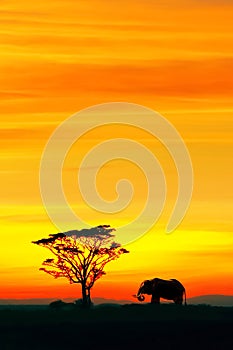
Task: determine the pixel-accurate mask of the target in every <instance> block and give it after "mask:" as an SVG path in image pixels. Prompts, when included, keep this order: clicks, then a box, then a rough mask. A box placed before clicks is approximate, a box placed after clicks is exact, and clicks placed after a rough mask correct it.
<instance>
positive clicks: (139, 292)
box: [134, 286, 145, 301]
mask: <svg viewBox="0 0 233 350" xmlns="http://www.w3.org/2000/svg"><path fill="white" fill-rule="evenodd" d="M134 297H135V298H137V299H138V301H144V300H145V297H144V295H142V293H141V286H140V288H139V290H138V292H137V294H135V295H134Z"/></svg>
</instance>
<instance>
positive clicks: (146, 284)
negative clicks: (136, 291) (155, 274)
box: [143, 280, 152, 287]
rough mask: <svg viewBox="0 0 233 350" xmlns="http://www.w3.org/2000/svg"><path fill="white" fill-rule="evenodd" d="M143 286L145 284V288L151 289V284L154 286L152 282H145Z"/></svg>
mask: <svg viewBox="0 0 233 350" xmlns="http://www.w3.org/2000/svg"><path fill="white" fill-rule="evenodd" d="M143 284H144V286H145V287H150V286H151V284H152V281H150V280H145V281H144V282H143Z"/></svg>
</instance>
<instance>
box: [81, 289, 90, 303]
mask: <svg viewBox="0 0 233 350" xmlns="http://www.w3.org/2000/svg"><path fill="white" fill-rule="evenodd" d="M82 300H83V307H89V302H88V294H87V290H86V286H85V284H82Z"/></svg>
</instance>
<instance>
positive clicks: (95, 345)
mask: <svg viewBox="0 0 233 350" xmlns="http://www.w3.org/2000/svg"><path fill="white" fill-rule="evenodd" d="M0 349H1V350H8V349H25V350H26V349H32V350H34V349H50V350H51V349H85V350H88V349H109V350H111V349H113V350H115V349H119V350H120V349H173V350H174V349H197V350H199V349H211V350H213V349H218V350H219V349H220V350H221V349H224V350H225V349H233V307H213V306H208V305H197V306H196V305H188V306H179V305H174V304H161V305H150V304H144V305H143V304H128V305H115V304H113V305H112V304H109V305H107V304H103V305H98V306H95V307H93V308H92V309H90V310H83V309H80V308H78V307H74V308H73V309H72V308H71V309H57V310H52V309H51V308H49V307H46V306H37V307H36V306H34V307H32V306H20V307H12V306H9V307H4V308H3V307H2V308H0Z"/></svg>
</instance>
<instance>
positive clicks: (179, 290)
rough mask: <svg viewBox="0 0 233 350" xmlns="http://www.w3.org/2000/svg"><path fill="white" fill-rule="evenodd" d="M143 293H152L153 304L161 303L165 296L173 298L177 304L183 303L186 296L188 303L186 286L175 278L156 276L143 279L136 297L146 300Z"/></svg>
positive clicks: (168, 298)
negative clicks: (150, 278)
mask: <svg viewBox="0 0 233 350" xmlns="http://www.w3.org/2000/svg"><path fill="white" fill-rule="evenodd" d="M143 294H148V295H151V303H152V304H159V303H160V298H163V299H167V300H173V301H174V303H175V304H180V305H182V303H183V296H184V300H185V305H187V303H186V291H185V288H184V286H183V285H182V284H181V283H180V282H179V281H177V280H176V279H174V278H172V279H170V280H163V279H161V278H154V279H152V280H145V281H143V282H142V283H141V285H140V287H139V290H138V292H137V294H136V295H134V297H136V298H137V299H138V300H139V301H143V300H145V297H144V295H143Z"/></svg>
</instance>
